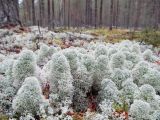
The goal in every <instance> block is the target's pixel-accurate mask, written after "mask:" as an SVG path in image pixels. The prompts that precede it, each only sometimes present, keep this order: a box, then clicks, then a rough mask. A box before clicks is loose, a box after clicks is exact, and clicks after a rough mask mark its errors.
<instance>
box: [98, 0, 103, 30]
mask: <svg viewBox="0 0 160 120" xmlns="http://www.w3.org/2000/svg"><path fill="white" fill-rule="evenodd" d="M100 2H101V3H100V20H99V26H100V27H102V19H103V18H102V15H103V0H101V1H100Z"/></svg>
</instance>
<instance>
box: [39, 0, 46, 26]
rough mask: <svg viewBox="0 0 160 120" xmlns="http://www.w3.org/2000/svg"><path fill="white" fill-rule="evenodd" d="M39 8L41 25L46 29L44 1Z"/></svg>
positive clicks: (40, 1) (40, 2)
mask: <svg viewBox="0 0 160 120" xmlns="http://www.w3.org/2000/svg"><path fill="white" fill-rule="evenodd" d="M39 8H40V10H39V11H40V13H39V14H40V20H39V21H40V25H41V26H43V27H44V25H45V16H44V0H39Z"/></svg>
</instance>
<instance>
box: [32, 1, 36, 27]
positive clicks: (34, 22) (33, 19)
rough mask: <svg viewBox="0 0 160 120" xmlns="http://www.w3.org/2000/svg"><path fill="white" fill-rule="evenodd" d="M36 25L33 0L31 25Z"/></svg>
mask: <svg viewBox="0 0 160 120" xmlns="http://www.w3.org/2000/svg"><path fill="white" fill-rule="evenodd" d="M35 24H36V17H35V7H34V0H32V25H35Z"/></svg>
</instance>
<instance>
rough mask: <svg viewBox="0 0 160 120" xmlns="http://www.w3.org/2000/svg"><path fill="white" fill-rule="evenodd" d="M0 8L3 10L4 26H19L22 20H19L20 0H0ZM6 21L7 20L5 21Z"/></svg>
mask: <svg viewBox="0 0 160 120" xmlns="http://www.w3.org/2000/svg"><path fill="white" fill-rule="evenodd" d="M0 4H1V5H0V6H1V9H2V14H3V17H2V19H3V20H2V21H3V22H2V24H3V23H14V24H17V23H18V24H19V23H21V22H20V19H19V3H18V0H12V1H9V0H0ZM5 19H6V20H5Z"/></svg>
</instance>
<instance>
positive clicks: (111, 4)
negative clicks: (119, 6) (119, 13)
mask: <svg viewBox="0 0 160 120" xmlns="http://www.w3.org/2000/svg"><path fill="white" fill-rule="evenodd" d="M113 2H114V1H113V0H110V25H109V30H112V25H113Z"/></svg>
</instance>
